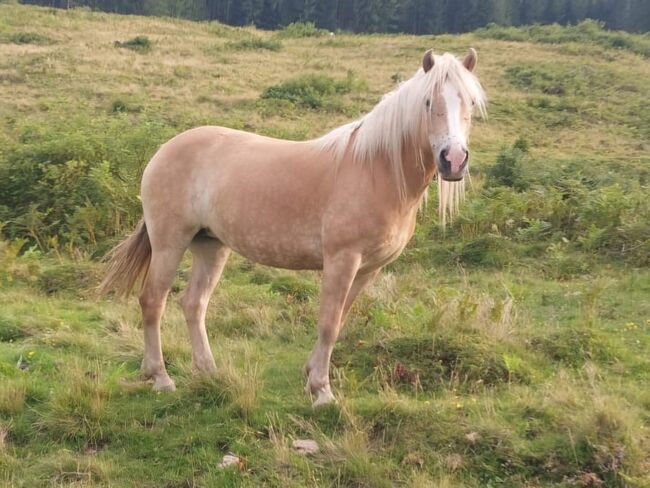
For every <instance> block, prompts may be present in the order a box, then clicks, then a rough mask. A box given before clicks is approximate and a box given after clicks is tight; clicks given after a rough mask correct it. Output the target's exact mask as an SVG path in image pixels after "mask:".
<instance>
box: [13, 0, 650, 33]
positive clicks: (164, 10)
mask: <svg viewBox="0 0 650 488" xmlns="http://www.w3.org/2000/svg"><path fill="white" fill-rule="evenodd" d="M22 3H26V4H38V5H48V6H51V7H59V8H70V7H76V6H87V7H90V8H91V9H94V10H101V11H106V12H116V13H124V14H140V15H162V16H171V17H184V18H189V19H194V20H218V21H220V22H223V23H226V24H231V25H248V24H255V25H256V26H257V27H260V28H262V29H277V28H280V27H283V26H286V25H288V24H290V23H292V22H313V23H314V24H315V25H316V27H319V28H323V29H329V30H332V31H334V30H339V29H340V30H345V31H351V32H404V33H413V34H439V33H447V32H449V33H456V32H467V31H471V30H474V29H476V28H479V27H482V26H485V25H487V24H489V23H496V24H499V25H515V26H516V25H526V24H533V23H540V24H551V23H559V24H575V23H577V22H579V21H581V20H583V19H585V18H592V19H597V20H601V21H603V22H604V23H605V25H606V26H607V27H608V28H610V29H622V30H627V31H633V32H647V31H648V30H650V0H23V2H22Z"/></svg>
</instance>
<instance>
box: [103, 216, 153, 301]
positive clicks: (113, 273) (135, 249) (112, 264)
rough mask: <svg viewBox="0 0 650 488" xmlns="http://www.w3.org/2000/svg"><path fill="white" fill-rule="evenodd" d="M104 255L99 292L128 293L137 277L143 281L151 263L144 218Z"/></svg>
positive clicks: (149, 244)
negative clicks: (129, 233)
mask: <svg viewBox="0 0 650 488" xmlns="http://www.w3.org/2000/svg"><path fill="white" fill-rule="evenodd" d="M106 256H107V258H108V266H107V269H106V277H105V278H104V280H103V281H102V283H101V284H100V285H99V292H100V293H101V294H102V295H106V294H108V293H109V292H111V291H115V293H116V294H117V295H118V296H126V295H128V294H129V293H130V292H131V290H132V289H133V287H134V286H135V284H136V282H137V281H138V279H139V278H142V280H143V281H144V279H145V278H146V276H147V272H148V271H149V264H150V263H151V243H150V242H149V234H147V226H146V225H145V223H144V220H141V221H140V222H138V225H137V226H136V228H135V231H133V233H132V234H131V235H130V236H129V237H127V238H126V239H124V240H123V241H122V242H120V243H119V244H118V245H117V246H115V247H114V248H113V249H112V250H111V251H110V252H109V253H108V254H107V255H106Z"/></svg>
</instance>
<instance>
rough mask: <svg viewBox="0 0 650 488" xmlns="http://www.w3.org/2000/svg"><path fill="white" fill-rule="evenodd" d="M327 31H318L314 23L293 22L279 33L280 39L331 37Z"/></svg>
mask: <svg viewBox="0 0 650 488" xmlns="http://www.w3.org/2000/svg"><path fill="white" fill-rule="evenodd" d="M329 33H330V32H329V31H328V30H327V29H318V28H317V27H316V25H315V24H314V23H313V22H293V23H291V24H289V25H288V26H286V27H285V28H283V29H281V30H279V31H278V32H277V35H278V37H285V38H292V39H296V38H300V37H321V36H325V35H329Z"/></svg>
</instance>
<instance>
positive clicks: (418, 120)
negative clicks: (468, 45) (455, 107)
mask: <svg viewBox="0 0 650 488" xmlns="http://www.w3.org/2000/svg"><path fill="white" fill-rule="evenodd" d="M434 61H435V62H434V65H433V67H432V68H431V69H430V70H429V71H428V72H426V73H425V72H424V70H423V69H422V68H420V69H419V70H418V71H417V72H416V73H415V74H414V75H413V77H412V78H410V79H409V80H407V81H405V82H403V83H401V84H399V85H398V86H397V87H396V88H395V89H394V90H393V91H391V92H389V93H387V94H386V95H384V97H383V98H382V99H381V101H380V102H379V103H378V104H377V105H376V106H375V107H374V108H373V109H372V110H371V111H370V112H369V113H367V114H366V115H364V116H363V117H361V118H360V119H358V120H355V121H354V122H351V123H349V124H345V125H343V126H341V127H338V128H336V129H334V130H333V131H331V132H330V133H328V134H326V135H324V136H323V137H321V138H319V139H317V140H316V141H315V143H316V144H317V145H318V146H319V148H320V149H321V150H327V151H332V152H333V153H334V156H335V159H336V160H337V161H341V160H342V158H343V155H344V154H345V153H346V151H347V150H348V149H350V150H351V152H352V157H353V159H354V160H355V161H359V162H366V163H372V161H374V160H376V159H377V156H378V155H379V154H384V155H386V156H387V157H388V160H389V161H390V164H391V168H392V172H393V174H394V176H395V181H396V184H397V188H398V191H399V193H400V196H404V194H405V181H404V172H403V169H402V168H403V161H402V154H403V149H404V148H405V146H406V145H411V146H412V147H413V148H414V149H415V152H416V154H420V147H421V144H422V141H421V134H423V131H422V130H423V128H424V124H425V123H426V117H425V116H424V115H425V110H424V107H425V104H426V101H427V99H429V98H430V97H431V96H432V94H434V93H436V92H437V91H439V90H441V89H442V86H443V84H444V82H445V81H447V80H449V81H450V82H451V83H452V84H453V86H454V87H455V88H456V89H457V90H458V93H459V95H460V96H461V98H462V99H463V101H464V102H465V103H466V104H468V105H474V107H475V109H476V110H477V111H478V112H479V113H480V114H481V115H484V114H485V101H486V99H485V93H484V92H483V88H482V87H481V84H480V83H479V81H478V79H477V78H476V77H475V76H474V75H473V74H472V73H471V72H470V71H469V70H467V69H466V68H465V67H464V66H463V64H462V63H461V62H460V61H459V60H458V59H457V58H456V57H455V56H453V55H451V54H449V53H445V54H443V55H440V56H435V58H434ZM429 109H430V110H432V109H433V107H430V108H429ZM352 134H354V138H352ZM351 140H352V145H351V147H350V141H351ZM420 159H421V155H420ZM460 183H462V182H458V183H456V184H457V185H459V188H458V189H456V188H454V189H452V190H449V189H446V188H443V187H444V186H446V185H454V183H451V182H443V181H441V182H440V183H439V186H440V188H439V190H440V191H439V201H440V209H441V214H442V215H441V216H442V217H443V220H444V219H445V218H446V215H447V210H449V211H453V212H452V213H451V216H453V213H454V212H455V209H457V208H458V205H457V203H458V202H459V201H460V200H461V199H462V198H463V195H462V191H464V184H463V185H462V186H460ZM443 196H445V200H443Z"/></svg>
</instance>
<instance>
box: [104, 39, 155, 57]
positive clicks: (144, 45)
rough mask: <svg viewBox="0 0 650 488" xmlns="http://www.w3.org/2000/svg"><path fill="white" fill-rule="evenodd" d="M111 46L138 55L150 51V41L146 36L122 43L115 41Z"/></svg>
mask: <svg viewBox="0 0 650 488" xmlns="http://www.w3.org/2000/svg"><path fill="white" fill-rule="evenodd" d="M113 45H114V46H115V47H119V48H124V49H131V50H132V51H136V52H140V53H146V52H149V50H151V41H150V40H149V38H148V37H147V36H137V37H134V38H133V39H129V40H128V41H124V42H120V41H115V42H114V43H113Z"/></svg>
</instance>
